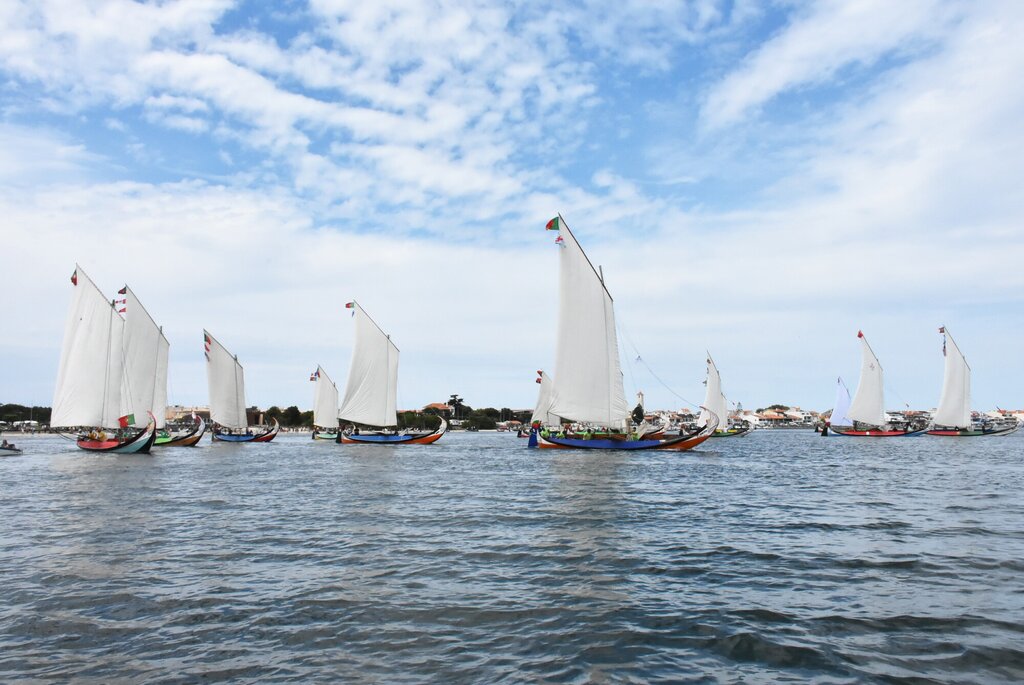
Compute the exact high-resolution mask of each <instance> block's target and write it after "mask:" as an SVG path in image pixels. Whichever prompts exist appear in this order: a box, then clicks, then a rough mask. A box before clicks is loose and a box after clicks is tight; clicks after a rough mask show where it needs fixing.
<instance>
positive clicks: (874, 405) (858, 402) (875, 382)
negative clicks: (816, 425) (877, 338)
mask: <svg viewBox="0 0 1024 685" xmlns="http://www.w3.org/2000/svg"><path fill="white" fill-rule="evenodd" d="M857 337H858V338H860V343H861V363H860V381H859V382H858V383H857V392H856V393H854V395H853V401H852V402H851V403H850V409H849V410H848V411H847V412H846V415H847V416H848V417H850V418H851V419H853V420H854V421H859V422H861V423H865V424H867V425H869V426H878V427H881V426H884V425H885V423H886V420H885V394H884V391H883V389H882V365H881V364H880V363H879V362H878V357H876V356H875V353H874V351H873V350H872V349H871V345H869V344H868V339H867V338H865V337H864V334H863V333H861V332H860V331H857Z"/></svg>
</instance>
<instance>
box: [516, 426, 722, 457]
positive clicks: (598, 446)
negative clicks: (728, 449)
mask: <svg viewBox="0 0 1024 685" xmlns="http://www.w3.org/2000/svg"><path fill="white" fill-rule="evenodd" d="M712 431H714V427H712V428H711V430H710V431H709V430H706V429H705V430H702V431H701V432H699V433H697V434H696V435H683V436H677V437H671V438H655V439H653V440H651V439H640V440H626V439H612V438H589V439H586V438H558V437H555V436H552V435H549V436H548V437H544V436H543V435H540V434H539V433H538V434H537V435H536V438H537V447H539V448H541V449H573V450H627V451H631V452H635V451H639V450H676V451H683V450H689V449H693V448H694V447H696V446H697V445H699V444H701V443H702V442H704V441H705V440H707V439H708V438H710V437H711V433H712ZM530 442H531V443H532V442H533V437H531V438H530Z"/></svg>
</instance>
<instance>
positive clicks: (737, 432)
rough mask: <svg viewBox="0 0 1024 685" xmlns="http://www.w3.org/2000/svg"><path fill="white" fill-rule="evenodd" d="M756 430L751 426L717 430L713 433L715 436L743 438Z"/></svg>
mask: <svg viewBox="0 0 1024 685" xmlns="http://www.w3.org/2000/svg"><path fill="white" fill-rule="evenodd" d="M752 430H754V427H753V426H750V427H749V428H737V429H732V430H727V431H715V432H714V433H712V435H711V437H713V438H742V437H743V436H744V435H749V434H750V432H751V431H752Z"/></svg>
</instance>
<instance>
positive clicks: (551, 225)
mask: <svg viewBox="0 0 1024 685" xmlns="http://www.w3.org/2000/svg"><path fill="white" fill-rule="evenodd" d="M560 228H562V222H561V221H559V220H558V217H557V216H556V217H555V218H554V219H552V220H551V221H549V222H548V223H547V224H546V225H545V226H544V230H545V231H557V230H559V229H560Z"/></svg>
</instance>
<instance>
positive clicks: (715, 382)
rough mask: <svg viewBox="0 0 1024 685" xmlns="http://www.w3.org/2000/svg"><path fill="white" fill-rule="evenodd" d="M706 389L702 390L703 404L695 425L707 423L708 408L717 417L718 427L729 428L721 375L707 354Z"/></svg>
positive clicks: (702, 425)
mask: <svg viewBox="0 0 1024 685" xmlns="http://www.w3.org/2000/svg"><path fill="white" fill-rule="evenodd" d="M706 383H707V386H708V387H707V390H706V391H705V392H704V406H703V407H701V409H700V416H698V417H697V425H698V426H700V427H701V428H703V427H704V426H706V425H708V422H709V421H710V419H711V417H710V416H709V414H708V411H709V410H710V411H711V412H713V413H714V414H715V416H717V417H718V429H719V430H723V431H724V430H727V429H728V428H729V408H728V406H727V403H726V400H725V395H723V394H722V376H721V375H720V374H719V373H718V367H717V366H715V362H714V360H712V359H711V355H710V354H709V355H708V378H707V381H706Z"/></svg>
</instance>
